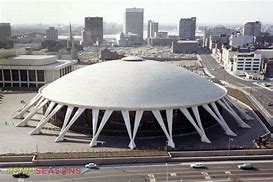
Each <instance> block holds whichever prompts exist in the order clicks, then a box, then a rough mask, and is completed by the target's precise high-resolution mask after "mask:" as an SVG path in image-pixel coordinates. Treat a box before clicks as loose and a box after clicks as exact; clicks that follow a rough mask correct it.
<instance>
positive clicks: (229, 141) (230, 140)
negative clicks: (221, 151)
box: [228, 138, 233, 157]
mask: <svg viewBox="0 0 273 182" xmlns="http://www.w3.org/2000/svg"><path fill="white" fill-rule="evenodd" d="M232 141H233V139H232V138H228V157H229V152H230V143H231V142H232Z"/></svg>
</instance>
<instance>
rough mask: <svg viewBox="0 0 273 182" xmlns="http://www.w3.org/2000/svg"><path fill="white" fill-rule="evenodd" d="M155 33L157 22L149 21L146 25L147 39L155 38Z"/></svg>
mask: <svg viewBox="0 0 273 182" xmlns="http://www.w3.org/2000/svg"><path fill="white" fill-rule="evenodd" d="M157 32H158V22H154V21H152V20H149V21H148V25H147V38H153V37H155V34H156V33H157Z"/></svg>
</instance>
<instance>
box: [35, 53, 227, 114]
mask: <svg viewBox="0 0 273 182" xmlns="http://www.w3.org/2000/svg"><path fill="white" fill-rule="evenodd" d="M40 92H41V94H42V96H43V97H45V98H47V99H48V100H51V101H54V102H57V103H62V104H65V105H72V106H76V107H86V108H99V109H114V110H121V109H129V110H137V109H143V110H151V109H166V108H181V107H190V106H195V105H201V104H206V103H211V102H214V101H216V100H218V99H221V98H222V97H224V96H225V95H226V93H227V92H226V89H224V88H222V87H219V86H217V85H215V84H213V83H212V82H209V81H208V80H207V79H205V78H202V77H200V76H199V75H197V74H194V73H192V72H190V71H188V70H186V69H184V68H179V67H177V66H175V65H173V64H167V63H161V62H157V61H151V60H142V59H139V58H138V59H137V60H133V58H132V57H131V58H127V59H122V60H114V61H108V62H103V63H98V64H94V65H90V66H86V67H84V68H81V69H79V70H76V71H73V72H72V73H70V74H68V75H65V76H63V77H61V78H59V79H58V80H56V81H54V82H52V83H50V84H49V85H48V86H46V87H44V88H43V89H41V91H40Z"/></svg>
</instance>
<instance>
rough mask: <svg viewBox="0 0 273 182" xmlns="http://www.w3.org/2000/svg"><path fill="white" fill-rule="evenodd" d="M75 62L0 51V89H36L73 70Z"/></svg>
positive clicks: (45, 56)
mask: <svg viewBox="0 0 273 182" xmlns="http://www.w3.org/2000/svg"><path fill="white" fill-rule="evenodd" d="M76 63H77V60H58V59H57V56H54V55H19V56H16V54H15V53H13V52H10V51H0V88H15V89H17V88H25V89H29V88H31V89H36V90H37V89H38V88H40V87H41V86H43V85H45V84H47V83H50V82H52V81H54V80H56V79H58V78H60V77H62V76H63V75H65V74H67V73H70V72H71V71H73V70H74V65H75V64H76Z"/></svg>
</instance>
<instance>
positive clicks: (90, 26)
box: [82, 17, 103, 45]
mask: <svg viewBox="0 0 273 182" xmlns="http://www.w3.org/2000/svg"><path fill="white" fill-rule="evenodd" d="M84 22H85V26H84V30H83V31H82V44H83V45H93V44H95V43H97V44H101V43H102V41H103V18H102V17H85V19H84Z"/></svg>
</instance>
